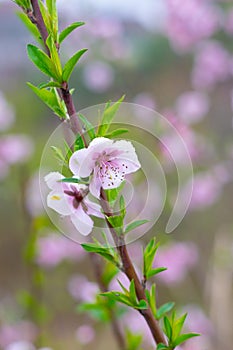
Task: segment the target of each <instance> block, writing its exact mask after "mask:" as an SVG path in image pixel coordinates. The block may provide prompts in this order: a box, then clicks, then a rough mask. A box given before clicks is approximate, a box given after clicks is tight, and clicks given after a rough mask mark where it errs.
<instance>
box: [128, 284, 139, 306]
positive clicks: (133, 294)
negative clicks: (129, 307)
mask: <svg viewBox="0 0 233 350" xmlns="http://www.w3.org/2000/svg"><path fill="white" fill-rule="evenodd" d="M129 295H130V299H131V300H132V302H133V303H135V304H137V295H136V290H135V284H134V280H132V281H131V282H130V286H129Z"/></svg>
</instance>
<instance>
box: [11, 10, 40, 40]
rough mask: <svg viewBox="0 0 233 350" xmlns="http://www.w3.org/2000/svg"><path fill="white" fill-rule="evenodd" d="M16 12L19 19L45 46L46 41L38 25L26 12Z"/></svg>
mask: <svg viewBox="0 0 233 350" xmlns="http://www.w3.org/2000/svg"><path fill="white" fill-rule="evenodd" d="M16 14H17V16H18V17H19V19H20V20H21V21H22V22H23V23H24V25H25V27H26V28H27V29H28V30H29V32H30V33H31V34H32V35H33V36H34V38H35V39H36V41H37V42H38V43H39V44H41V45H42V46H43V45H44V43H43V40H42V39H41V36H40V32H39V30H38V29H37V27H36V25H35V24H33V23H32V22H31V21H30V19H29V18H28V16H27V15H26V13H24V12H17V13H16Z"/></svg>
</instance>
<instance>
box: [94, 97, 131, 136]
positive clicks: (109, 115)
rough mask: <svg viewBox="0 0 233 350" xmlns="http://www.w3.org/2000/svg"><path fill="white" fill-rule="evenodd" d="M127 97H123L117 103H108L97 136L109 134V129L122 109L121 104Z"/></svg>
mask: <svg viewBox="0 0 233 350" xmlns="http://www.w3.org/2000/svg"><path fill="white" fill-rule="evenodd" d="M124 98H125V96H122V97H121V98H120V99H119V100H118V101H117V102H116V103H114V104H110V103H107V104H106V106H105V109H104V113H103V117H102V120H101V123H100V125H99V128H98V131H97V135H98V136H105V135H106V134H107V132H108V129H109V127H110V125H111V123H112V121H113V119H114V117H115V115H116V113H117V111H118V109H119V108H120V105H121V103H122V102H123V100H124Z"/></svg>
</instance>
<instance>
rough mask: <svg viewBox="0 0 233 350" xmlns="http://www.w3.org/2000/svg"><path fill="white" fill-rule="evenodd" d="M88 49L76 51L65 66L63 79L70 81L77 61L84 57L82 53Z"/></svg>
mask: <svg viewBox="0 0 233 350" xmlns="http://www.w3.org/2000/svg"><path fill="white" fill-rule="evenodd" d="M86 51H87V49H82V50H80V51H78V52H76V53H75V54H74V55H73V56H72V57H71V58H70V59H69V61H68V62H66V64H65V66H64V68H63V73H62V79H63V81H66V82H68V81H69V78H70V75H71V73H72V71H73V69H74V67H75V65H76V63H77V62H78V61H79V59H80V58H81V57H82V55H83V54H84V53H85V52H86Z"/></svg>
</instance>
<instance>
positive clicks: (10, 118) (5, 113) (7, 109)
mask: <svg viewBox="0 0 233 350" xmlns="http://www.w3.org/2000/svg"><path fill="white" fill-rule="evenodd" d="M14 120H15V114H14V111H13V109H12V108H11V106H10V105H9V104H8V102H7V101H6V99H5V98H4V96H3V94H2V93H1V92H0V131H5V130H7V129H8V128H9V127H10V126H11V125H12V124H13V122H14Z"/></svg>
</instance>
